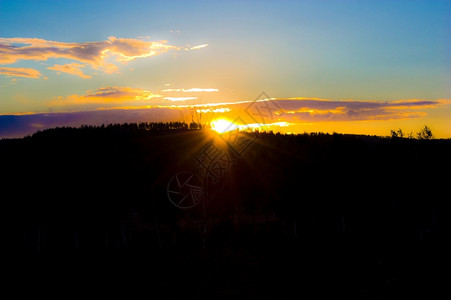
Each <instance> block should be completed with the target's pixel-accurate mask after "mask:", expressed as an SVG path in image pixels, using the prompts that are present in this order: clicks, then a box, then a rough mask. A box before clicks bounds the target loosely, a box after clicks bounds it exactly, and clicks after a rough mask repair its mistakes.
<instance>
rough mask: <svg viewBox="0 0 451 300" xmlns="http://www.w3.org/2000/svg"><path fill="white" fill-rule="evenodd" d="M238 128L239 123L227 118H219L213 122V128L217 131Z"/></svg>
mask: <svg viewBox="0 0 451 300" xmlns="http://www.w3.org/2000/svg"><path fill="white" fill-rule="evenodd" d="M237 128H238V125H236V124H234V123H233V122H232V121H229V120H226V119H217V120H214V121H212V122H211V129H213V130H214V131H216V132H217V133H224V132H227V131H230V130H234V129H237Z"/></svg>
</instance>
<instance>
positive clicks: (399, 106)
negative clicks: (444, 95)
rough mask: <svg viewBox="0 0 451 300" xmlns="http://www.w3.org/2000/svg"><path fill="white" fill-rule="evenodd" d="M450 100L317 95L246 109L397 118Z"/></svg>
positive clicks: (304, 118) (305, 117)
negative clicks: (341, 98)
mask: <svg viewBox="0 0 451 300" xmlns="http://www.w3.org/2000/svg"><path fill="white" fill-rule="evenodd" d="M448 103H451V102H450V100H448V99H437V100H425V99H407V100H398V101H384V102H383V101H362V100H343V101H332V100H326V99H317V98H277V99H271V100H266V101H258V102H254V103H251V104H250V105H248V107H247V108H246V111H247V112H248V113H250V114H251V115H253V116H254V117H255V118H256V119H258V118H262V116H263V118H264V117H266V118H268V117H269V116H272V117H274V119H283V120H285V121H290V122H327V121H333V122H336V121H363V120H395V119H408V118H416V117H421V116H424V115H425V114H426V112H424V109H427V108H434V107H439V106H441V105H445V104H448Z"/></svg>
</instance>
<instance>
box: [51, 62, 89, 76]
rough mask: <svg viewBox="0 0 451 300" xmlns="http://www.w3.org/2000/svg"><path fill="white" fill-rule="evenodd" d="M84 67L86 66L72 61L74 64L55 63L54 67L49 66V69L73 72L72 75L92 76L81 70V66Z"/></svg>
mask: <svg viewBox="0 0 451 300" xmlns="http://www.w3.org/2000/svg"><path fill="white" fill-rule="evenodd" d="M84 67H85V65H82V64H77V63H72V64H67V65H58V64H55V65H54V66H53V67H48V68H47V69H49V70H54V71H58V73H59V72H63V73H68V74H72V75H77V76H80V77H81V78H91V76H90V75H86V74H84V73H83V72H82V71H81V70H80V68H84Z"/></svg>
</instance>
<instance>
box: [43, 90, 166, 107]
mask: <svg viewBox="0 0 451 300" xmlns="http://www.w3.org/2000/svg"><path fill="white" fill-rule="evenodd" d="M159 97H162V96H161V95H159V94H154V93H152V92H151V91H148V90H143V89H138V88H131V87H117V86H107V87H102V88H98V89H95V90H91V91H87V92H86V93H85V94H84V95H77V94H74V95H70V96H68V97H58V98H57V99H56V100H55V101H53V102H52V103H51V105H52V106H61V105H81V104H105V103H107V104H108V103H123V102H132V101H145V100H150V99H152V98H159Z"/></svg>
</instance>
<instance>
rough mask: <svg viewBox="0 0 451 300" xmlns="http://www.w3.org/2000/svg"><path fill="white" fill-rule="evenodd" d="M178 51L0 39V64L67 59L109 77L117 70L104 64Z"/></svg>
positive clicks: (160, 44)
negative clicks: (106, 74) (88, 66)
mask: <svg viewBox="0 0 451 300" xmlns="http://www.w3.org/2000/svg"><path fill="white" fill-rule="evenodd" d="M178 49H179V48H178V47H176V46H171V45H168V44H167V41H164V40H163V41H144V40H139V39H124V38H116V37H110V38H108V40H105V41H95V42H84V43H65V42H56V41H47V40H44V39H37V38H0V64H3V65H5V64H12V63H15V62H17V61H19V60H36V61H45V60H47V59H49V58H67V59H73V60H76V61H79V62H81V63H85V64H88V65H90V66H91V67H92V68H94V69H97V70H102V71H104V72H106V73H111V72H115V71H117V69H118V68H117V66H116V65H115V64H113V63H111V62H108V61H107V60H109V61H113V62H118V63H126V62H127V61H131V60H134V59H137V58H142V57H149V56H154V55H160V54H162V53H165V52H168V51H169V50H178Z"/></svg>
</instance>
